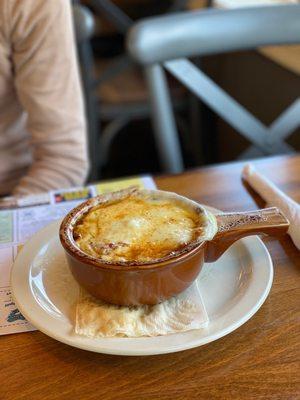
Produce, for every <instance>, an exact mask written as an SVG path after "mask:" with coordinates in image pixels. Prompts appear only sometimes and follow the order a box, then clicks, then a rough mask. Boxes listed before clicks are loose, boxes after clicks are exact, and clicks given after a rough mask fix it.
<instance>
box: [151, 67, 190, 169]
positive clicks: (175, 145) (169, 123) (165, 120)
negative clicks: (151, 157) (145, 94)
mask: <svg viewBox="0 0 300 400" xmlns="http://www.w3.org/2000/svg"><path fill="white" fill-rule="evenodd" d="M146 78H147V82H148V86H149V92H150V101H151V108H152V121H153V127H154V135H155V141H156V146H157V150H158V152H159V157H160V163H161V166H162V168H163V170H164V171H165V172H170V173H179V172H182V171H183V168H184V167H183V160H182V154H181V149H180V143H179V139H178V133H177V129H176V124H175V119H174V114H173V110H172V105H171V99H170V94H169V91H168V86H167V82H166V77H165V74H164V71H163V69H162V67H161V66H160V65H150V66H148V67H147V68H146Z"/></svg>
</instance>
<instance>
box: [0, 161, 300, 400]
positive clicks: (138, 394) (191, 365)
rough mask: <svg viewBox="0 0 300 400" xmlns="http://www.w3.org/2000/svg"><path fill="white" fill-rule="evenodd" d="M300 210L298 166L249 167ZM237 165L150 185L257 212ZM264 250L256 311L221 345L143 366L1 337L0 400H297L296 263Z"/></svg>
mask: <svg viewBox="0 0 300 400" xmlns="http://www.w3.org/2000/svg"><path fill="white" fill-rule="evenodd" d="M255 164H257V167H258V169H259V170H261V171H263V172H264V173H265V174H266V175H267V176H269V177H270V178H272V179H273V180H274V181H275V182H276V183H277V184H278V185H279V186H280V187H281V188H282V189H284V190H285V191H286V192H287V193H288V194H290V195H291V196H292V197H293V198H294V199H295V200H297V201H300V156H295V157H289V158H285V157H276V158H270V159H263V160H260V161H256V162H255ZM241 168H242V164H240V163H236V164H234V163H233V164H227V165H223V166H216V167H211V168H206V169H200V170H195V171H190V172H187V173H185V174H182V175H179V176H173V177H168V176H165V177H159V178H157V179H156V181H157V184H158V186H159V188H161V189H165V190H172V191H176V192H178V193H180V194H183V195H186V196H189V197H191V198H193V199H195V200H198V201H200V202H202V203H206V204H210V205H212V206H214V207H217V208H220V209H223V210H247V209H254V208H256V207H258V206H259V207H261V206H264V204H263V202H262V201H261V200H260V199H259V198H258V197H257V196H254V197H253V196H252V195H253V192H251V193H249V192H248V190H247V189H246V188H245V187H244V185H243V184H242V182H241V180H240V173H241ZM265 243H266V245H267V247H268V249H269V251H270V253H271V256H272V258H273V261H274V266H275V277H274V284H273V287H272V290H271V293H270V295H269V297H268V299H267V300H266V302H265V303H264V305H263V306H262V308H261V309H260V310H259V311H258V312H257V314H255V315H254V317H253V318H251V319H250V320H249V321H248V322H247V323H246V324H244V325H243V326H242V327H240V328H239V329H237V330H236V331H235V332H233V333H231V334H230V335H228V336H225V337H224V338H222V339H220V340H218V341H215V342H213V343H210V344H208V345H205V346H202V347H198V348H195V349H192V350H188V351H184V352H180V353H174V354H167V355H162V356H148V357H119V356H108V355H102V354H94V353H89V352H87V351H83V350H79V349H75V348H72V347H69V346H67V345H64V344H61V343H59V342H56V341H55V340H53V339H51V338H49V337H47V336H46V335H44V334H42V333H40V332H30V333H22V334H15V335H7V336H2V337H0V348H1V353H0V399H1V400H21V399H22V400H27V399H31V400H35V399H44V400H58V399H84V400H86V399H87V400H92V399H95V400H96V399H97V400H98V399H104V400H112V399H119V398H120V399H121V398H122V399H125V400H126V399H127V400H144V399H145V400H154V399H162V400H167V399H172V400H177V399H222V400H224V399H225V400H226V399H243V400H245V399H246V400H247V399H264V400H265V399H272V400H274V399H276V400H277V399H282V400H283V399H284V400H286V399H300V261H299V252H298V251H297V250H296V248H295V247H294V246H293V244H292V242H291V240H290V239H289V238H288V237H284V238H283V239H282V240H280V241H276V240H274V239H267V240H265Z"/></svg>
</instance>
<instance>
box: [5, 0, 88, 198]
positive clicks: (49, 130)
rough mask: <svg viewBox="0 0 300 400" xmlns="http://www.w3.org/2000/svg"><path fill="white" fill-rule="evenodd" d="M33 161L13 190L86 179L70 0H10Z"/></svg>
mask: <svg viewBox="0 0 300 400" xmlns="http://www.w3.org/2000/svg"><path fill="white" fill-rule="evenodd" d="M7 3H8V7H9V11H10V17H11V18H10V28H11V41H12V55H13V60H12V61H13V68H14V74H15V87H16V91H17V94H18V98H19V100H20V103H21V104H22V107H23V108H24V110H25V111H26V112H27V115H28V117H27V118H28V119H27V130H28V133H29V137H30V142H31V144H32V148H33V164H32V166H31V168H30V169H29V171H28V172H27V173H26V175H25V176H24V177H23V178H22V179H21V181H20V183H19V185H18V186H17V187H16V188H15V190H14V192H13V194H15V195H24V194H29V193H37V192H42V191H47V190H51V189H56V188H62V187H69V186H72V185H81V184H83V183H84V180H85V178H86V175H87V170H88V161H87V160H88V157H87V143H86V126H85V118H84V104H83V98H82V92H81V86H80V79H79V72H78V65H77V59H76V50H75V42H74V32H73V25H72V17H71V5H70V0H22V1H20V0H7Z"/></svg>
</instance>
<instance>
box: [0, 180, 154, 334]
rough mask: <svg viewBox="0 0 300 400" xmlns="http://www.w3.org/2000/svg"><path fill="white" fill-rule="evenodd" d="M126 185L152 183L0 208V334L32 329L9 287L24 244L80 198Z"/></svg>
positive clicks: (89, 189)
mask: <svg viewBox="0 0 300 400" xmlns="http://www.w3.org/2000/svg"><path fill="white" fill-rule="evenodd" d="M130 186H137V187H139V188H148V189H154V188H155V183H154V181H153V179H152V178H151V177H150V176H141V177H134V178H129V179H122V180H115V181H109V182H103V183H99V184H95V185H89V186H86V187H76V188H71V189H67V190H66V189H64V190H58V191H52V192H49V193H46V194H43V195H37V196H28V197H24V198H20V199H18V200H17V202H16V203H15V206H16V207H15V208H8V207H7V205H6V207H5V209H2V210H1V209H0V335H5V334H9V333H17V332H25V331H31V330H35V328H34V327H33V326H32V325H31V324H30V323H29V322H27V321H26V320H25V318H24V317H23V315H22V314H21V313H20V312H19V310H18V309H17V307H16V305H15V303H14V301H13V298H12V293H11V289H10V270H11V267H12V264H13V262H14V260H15V258H16V257H17V255H18V252H19V251H20V249H21V248H22V246H23V245H24V243H25V242H26V241H27V240H28V239H30V237H31V236H32V235H34V234H35V233H36V232H37V231H39V230H40V229H42V228H43V227H45V226H46V225H48V224H49V223H51V222H53V221H55V220H58V219H61V218H63V217H64V216H65V215H66V214H67V213H68V212H69V211H70V210H71V209H72V208H74V207H75V206H76V205H78V204H79V203H81V202H82V201H84V200H86V199H88V198H90V197H93V196H96V195H99V194H103V193H107V192H112V191H115V190H120V189H125V188H127V187H130ZM0 208H1V203H0Z"/></svg>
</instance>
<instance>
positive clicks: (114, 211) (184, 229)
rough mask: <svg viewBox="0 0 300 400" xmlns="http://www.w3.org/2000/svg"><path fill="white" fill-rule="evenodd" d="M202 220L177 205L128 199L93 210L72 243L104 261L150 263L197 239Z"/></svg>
mask: <svg viewBox="0 0 300 400" xmlns="http://www.w3.org/2000/svg"><path fill="white" fill-rule="evenodd" d="M201 218H203V216H202V215H199V214H198V213H197V212H196V211H194V210H193V209H192V208H191V207H189V208H188V207H187V206H184V205H183V204H180V203H177V202H176V201H168V200H163V199H143V198H135V197H127V198H123V199H120V200H117V201H115V202H113V203H107V204H102V205H99V206H96V207H94V208H92V209H91V210H90V211H89V212H88V213H87V214H86V215H84V216H83V217H82V218H81V220H80V221H79V222H78V223H77V225H76V226H75V227H74V239H75V241H76V243H77V245H78V246H79V248H80V249H81V250H82V251H84V252H85V253H87V254H89V255H91V256H93V257H96V258H100V259H103V260H105V261H110V262H114V261H115V262H118V261H136V262H151V261H152V262H153V261H155V260H158V259H160V258H163V257H166V256H168V255H171V254H172V252H174V251H176V250H179V249H181V248H183V247H184V246H186V245H187V244H188V243H190V242H191V241H193V240H195V239H196V238H197V237H199V233H200V231H201Z"/></svg>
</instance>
